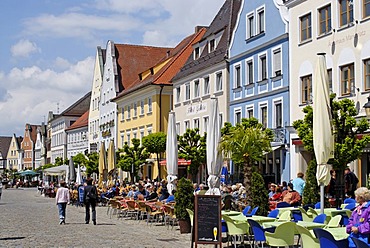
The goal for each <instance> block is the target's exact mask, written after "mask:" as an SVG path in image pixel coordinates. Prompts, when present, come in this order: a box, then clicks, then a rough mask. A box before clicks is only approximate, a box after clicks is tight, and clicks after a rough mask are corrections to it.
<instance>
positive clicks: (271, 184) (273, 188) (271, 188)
mask: <svg viewBox="0 0 370 248" xmlns="http://www.w3.org/2000/svg"><path fill="white" fill-rule="evenodd" d="M275 192H276V184H274V183H270V190H269V198H271V197H272V196H273V195H274V194H275Z"/></svg>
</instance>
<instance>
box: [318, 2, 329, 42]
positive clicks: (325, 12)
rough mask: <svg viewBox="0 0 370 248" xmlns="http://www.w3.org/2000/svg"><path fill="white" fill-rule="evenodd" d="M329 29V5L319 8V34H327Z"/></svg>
mask: <svg viewBox="0 0 370 248" xmlns="http://www.w3.org/2000/svg"><path fill="white" fill-rule="evenodd" d="M330 31H331V5H330V4H329V5H326V6H324V7H322V8H320V9H319V34H320V35H321V34H327V33H329V32H330Z"/></svg>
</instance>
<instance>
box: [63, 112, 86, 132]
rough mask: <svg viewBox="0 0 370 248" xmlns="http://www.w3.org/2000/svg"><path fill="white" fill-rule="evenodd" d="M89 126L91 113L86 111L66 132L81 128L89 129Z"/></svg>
mask: <svg viewBox="0 0 370 248" xmlns="http://www.w3.org/2000/svg"><path fill="white" fill-rule="evenodd" d="M88 124H89V111H86V112H85V113H84V114H83V115H81V117H80V118H78V119H77V120H76V121H75V122H74V123H73V124H72V125H71V126H70V127H69V128H66V131H69V130H73V129H77V128H80V127H87V126H88Z"/></svg>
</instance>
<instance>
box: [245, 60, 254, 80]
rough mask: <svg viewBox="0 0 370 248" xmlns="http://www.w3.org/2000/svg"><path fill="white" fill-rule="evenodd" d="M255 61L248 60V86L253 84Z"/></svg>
mask: <svg viewBox="0 0 370 248" xmlns="http://www.w3.org/2000/svg"><path fill="white" fill-rule="evenodd" d="M253 73H254V72H253V60H252V59H250V60H247V62H246V77H247V78H246V82H247V85H248V84H253Z"/></svg>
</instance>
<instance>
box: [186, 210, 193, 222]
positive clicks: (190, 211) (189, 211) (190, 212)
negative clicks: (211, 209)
mask: <svg viewBox="0 0 370 248" xmlns="http://www.w3.org/2000/svg"><path fill="white" fill-rule="evenodd" d="M186 211H187V212H188V214H189V217H190V224H191V226H193V224H194V223H193V222H194V212H193V210H191V209H188V208H187V209H186Z"/></svg>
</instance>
